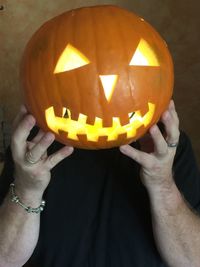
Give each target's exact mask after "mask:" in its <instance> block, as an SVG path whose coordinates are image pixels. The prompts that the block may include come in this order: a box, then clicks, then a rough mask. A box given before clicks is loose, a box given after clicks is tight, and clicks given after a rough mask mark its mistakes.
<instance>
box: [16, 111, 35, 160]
mask: <svg viewBox="0 0 200 267" xmlns="http://www.w3.org/2000/svg"><path fill="white" fill-rule="evenodd" d="M35 122H36V120H35V118H34V117H33V116H32V115H30V114H29V115H26V116H25V117H24V118H23V119H22V121H20V123H19V124H18V126H17V128H16V129H15V131H14V133H13V135H12V138H11V146H12V150H13V152H14V153H16V155H19V156H22V155H24V153H25V151H26V140H27V137H28V136H29V134H30V131H31V129H32V128H33V126H34V125H35Z"/></svg>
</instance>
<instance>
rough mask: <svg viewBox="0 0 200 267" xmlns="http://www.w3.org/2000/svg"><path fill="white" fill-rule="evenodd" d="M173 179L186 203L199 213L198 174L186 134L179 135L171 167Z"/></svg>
mask: <svg viewBox="0 0 200 267" xmlns="http://www.w3.org/2000/svg"><path fill="white" fill-rule="evenodd" d="M173 173H174V179H175V182H176V185H177V187H178V188H179V190H180V191H181V193H182V194H183V196H184V198H185V199H186V201H187V202H188V203H189V204H190V205H191V206H192V207H193V208H194V209H196V210H197V211H199V212H200V172H199V168H198V165H197V161H196V158H195V156H194V152H193V149H192V144H191V141H190V139H189V138H188V136H187V134H186V133H185V132H183V131H181V133H180V139H179V145H178V148H177V152H176V155H175V159H174V165H173Z"/></svg>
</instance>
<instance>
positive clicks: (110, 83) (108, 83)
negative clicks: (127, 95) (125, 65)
mask: <svg viewBox="0 0 200 267" xmlns="http://www.w3.org/2000/svg"><path fill="white" fill-rule="evenodd" d="M99 77H100V79H101V83H102V85H103V89H104V94H105V97H106V99H107V100H108V102H110V100H111V98H112V95H113V93H114V90H115V86H116V83H117V79H118V75H100V76H99Z"/></svg>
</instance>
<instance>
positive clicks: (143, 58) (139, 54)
mask: <svg viewBox="0 0 200 267" xmlns="http://www.w3.org/2000/svg"><path fill="white" fill-rule="evenodd" d="M129 65H130V66H152V67H158V66H160V64H159V62H158V59H157V57H156V54H155V53H154V51H153V49H152V48H151V47H150V45H149V44H148V43H147V42H146V41H145V40H144V39H142V40H141V41H140V43H139V45H138V47H137V49H136V52H135V54H134V55H133V57H132V59H131V62H130V64H129Z"/></svg>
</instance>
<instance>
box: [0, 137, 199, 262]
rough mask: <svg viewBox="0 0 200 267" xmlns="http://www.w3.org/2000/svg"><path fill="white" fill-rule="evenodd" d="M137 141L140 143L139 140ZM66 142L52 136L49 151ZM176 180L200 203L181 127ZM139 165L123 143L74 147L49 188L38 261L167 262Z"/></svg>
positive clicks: (3, 184) (1, 192)
mask: <svg viewBox="0 0 200 267" xmlns="http://www.w3.org/2000/svg"><path fill="white" fill-rule="evenodd" d="M131 145H132V146H135V147H137V148H139V145H138V143H132V144H131ZM61 147H62V145H61V144H59V143H57V142H54V143H53V145H52V146H51V147H50V149H49V153H52V152H55V151H57V150H58V149H59V148H61ZM7 156H8V159H7V163H6V166H5V169H4V171H3V174H2V176H1V180H0V196H1V199H3V198H4V196H5V194H6V193H7V191H8V188H9V183H10V182H11V181H12V172H13V165H12V160H11V158H10V156H11V155H10V153H8V155H7ZM173 169H174V179H175V181H176V184H177V186H178V188H179V190H180V191H181V192H182V194H183V195H184V197H185V199H186V200H187V201H188V202H189V203H190V205H191V206H192V207H194V208H195V209H198V208H199V207H200V174H199V171H198V168H197V164H196V162H195V158H194V155H193V151H192V147H191V144H190V141H189V139H188V137H187V136H186V134H185V133H183V132H181V136H180V142H179V146H178V149H177V153H176V157H175V161H174V167H173ZM139 171H140V166H139V165H138V164H137V163H136V162H134V161H133V160H132V159H130V158H128V157H127V156H125V155H123V154H122V153H121V152H120V151H119V149H118V148H113V149H105V150H82V149H75V151H74V153H73V154H72V155H71V156H70V157H68V158H66V159H64V160H63V161H62V162H60V163H59V164H58V165H57V166H56V167H55V168H54V169H53V170H52V179H51V181H50V184H49V186H48V187H47V189H46V191H45V193H44V199H45V200H46V207H45V210H44V211H43V212H42V213H41V227H40V235H39V240H38V244H37V246H36V248H35V251H34V253H33V255H32V257H31V259H30V261H29V262H30V263H31V264H32V265H33V266H36V267H164V266H166V265H165V264H164V263H163V262H162V259H161V258H160V256H159V253H158V251H157V249H156V245H155V241H154V237H153V232H152V224H151V214H150V207H149V198H148V194H147V191H146V189H145V188H144V186H143V185H142V183H141V181H140V177H139Z"/></svg>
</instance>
